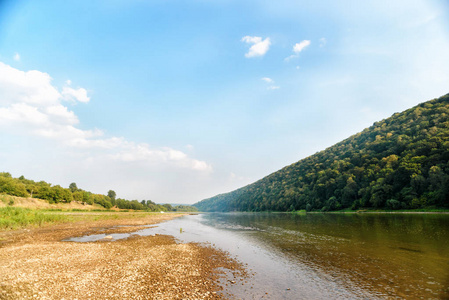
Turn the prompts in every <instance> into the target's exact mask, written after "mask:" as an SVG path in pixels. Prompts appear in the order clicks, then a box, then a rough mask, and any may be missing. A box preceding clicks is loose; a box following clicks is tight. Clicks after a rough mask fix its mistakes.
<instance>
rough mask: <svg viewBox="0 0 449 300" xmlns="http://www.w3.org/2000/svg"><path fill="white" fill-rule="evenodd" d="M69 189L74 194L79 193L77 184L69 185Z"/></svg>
mask: <svg viewBox="0 0 449 300" xmlns="http://www.w3.org/2000/svg"><path fill="white" fill-rule="evenodd" d="M69 189H70V191H71V192H72V193H74V192H76V191H78V187H77V186H76V183H75V182H72V183H71V184H70V185H69Z"/></svg>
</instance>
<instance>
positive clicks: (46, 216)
mask: <svg viewBox="0 0 449 300" xmlns="http://www.w3.org/2000/svg"><path fill="white" fill-rule="evenodd" d="M151 214H157V215H158V214H159V213H149V212H121V211H120V212H117V211H105V210H101V211H86V210H83V211H79V210H59V209H30V208H22V207H11V206H7V207H0V231H4V230H14V229H20V228H26V227H41V226H45V225H49V224H54V223H65V222H78V221H98V220H108V219H114V220H117V219H138V218H143V217H146V216H148V215H151Z"/></svg>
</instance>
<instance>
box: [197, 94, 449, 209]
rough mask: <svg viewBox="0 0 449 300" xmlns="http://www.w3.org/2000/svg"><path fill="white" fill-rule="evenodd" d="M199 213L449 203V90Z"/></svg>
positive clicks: (212, 201)
mask: <svg viewBox="0 0 449 300" xmlns="http://www.w3.org/2000/svg"><path fill="white" fill-rule="evenodd" d="M194 206H196V207H197V208H198V209H199V210H200V211H293V210H302V209H306V210H308V211H311V210H321V211H328V210H340V209H343V208H352V209H361V208H376V209H415V208H428V207H432V208H440V207H441V208H448V207H449V94H447V95H445V96H443V97H440V98H438V99H434V100H431V101H428V102H424V103H422V104H419V105H417V106H415V107H413V108H411V109H408V110H406V111H404V112H402V113H396V114H394V115H393V116H391V117H390V118H388V119H385V120H382V121H380V122H376V123H374V124H373V125H372V126H371V127H369V128H367V129H365V130H363V131H362V132H360V133H358V134H355V135H353V136H351V137H349V138H348V139H346V140H344V141H342V142H340V143H338V144H336V145H334V146H332V147H329V148H327V149H326V150H324V151H321V152H318V153H316V154H314V155H312V156H309V157H307V158H305V159H302V160H300V161H298V162H296V163H294V164H292V165H289V166H287V167H284V168H283V169H281V170H279V171H277V172H274V173H272V174H270V175H268V176H267V177H265V178H263V179H261V180H259V181H257V182H255V183H253V184H250V185H247V186H245V187H242V188H240V189H238V190H235V191H233V192H230V193H226V194H220V195H217V196H215V197H212V198H209V199H205V200H202V201H200V202H198V203H196V204H194Z"/></svg>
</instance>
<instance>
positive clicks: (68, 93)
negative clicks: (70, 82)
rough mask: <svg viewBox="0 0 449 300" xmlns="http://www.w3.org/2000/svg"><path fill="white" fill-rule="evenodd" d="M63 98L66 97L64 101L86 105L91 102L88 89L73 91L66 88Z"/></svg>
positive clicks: (63, 91) (63, 89)
mask: <svg viewBox="0 0 449 300" xmlns="http://www.w3.org/2000/svg"><path fill="white" fill-rule="evenodd" d="M62 96H63V97H64V100H67V101H79V102H84V103H87V102H89V101H90V98H89V97H88V96H87V91H86V89H83V88H78V89H73V88H71V87H68V86H65V87H63V88H62Z"/></svg>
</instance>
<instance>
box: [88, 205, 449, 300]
mask: <svg viewBox="0 0 449 300" xmlns="http://www.w3.org/2000/svg"><path fill="white" fill-rule="evenodd" d="M181 228H182V233H181V231H180V229H181ZM134 234H139V235H154V234H167V235H172V236H175V237H176V238H177V239H178V240H180V241H183V242H203V243H210V244H212V245H214V246H215V247H218V248H221V249H223V250H225V251H228V252H229V253H230V254H231V256H234V257H237V258H238V259H239V260H240V261H242V262H243V263H246V264H248V269H249V270H250V272H251V273H254V275H253V276H251V277H250V278H249V279H248V282H247V283H245V282H243V283H244V284H243V285H242V282H240V281H237V282H236V283H235V284H234V283H230V282H226V283H227V284H228V285H227V290H228V291H229V292H231V293H232V294H234V295H235V297H236V298H243V299H318V298H319V299H325V298H331V299H336V298H351V299H352V298H366V299H373V298H386V297H388V298H390V297H398V298H407V299H410V298H413V299H416V298H426V299H429V298H432V299H437V298H448V297H449V294H448V292H447V288H448V286H449V215H440V214H304V215H293V214H280V213H279V214H278V213H266V214H264V213H228V214H201V215H190V216H185V217H182V218H178V219H174V220H172V221H169V222H164V223H161V224H159V226H158V227H154V228H147V229H143V230H140V231H137V232H136V233H134ZM111 236H113V238H114V239H116V238H126V237H128V236H129V235H127V234H120V236H117V235H111ZM95 238H99V239H101V238H104V235H103V237H101V235H98V236H97V237H95ZM89 239H90V240H93V239H94V238H93V236H90V238H89Z"/></svg>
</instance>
